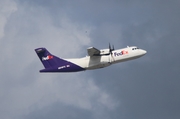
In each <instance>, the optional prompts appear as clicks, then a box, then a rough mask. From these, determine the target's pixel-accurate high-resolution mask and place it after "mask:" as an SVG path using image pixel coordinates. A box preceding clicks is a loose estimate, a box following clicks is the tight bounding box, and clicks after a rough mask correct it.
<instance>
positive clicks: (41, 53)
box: [35, 48, 85, 72]
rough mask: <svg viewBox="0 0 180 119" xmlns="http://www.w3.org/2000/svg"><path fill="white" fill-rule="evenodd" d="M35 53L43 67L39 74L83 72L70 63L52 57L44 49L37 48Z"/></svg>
mask: <svg viewBox="0 0 180 119" xmlns="http://www.w3.org/2000/svg"><path fill="white" fill-rule="evenodd" d="M35 52H36V53H37V55H38V57H39V59H40V60H41V62H42V64H43V65H44V67H45V69H42V70H40V72H76V71H82V70H85V69H84V68H82V67H80V66H78V65H76V64H74V63H72V62H69V61H66V60H64V59H61V58H59V57H56V56H54V55H52V54H51V53H50V52H49V51H48V50H47V49H46V48H37V49H35Z"/></svg>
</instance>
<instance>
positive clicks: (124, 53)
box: [114, 50, 128, 56]
mask: <svg viewBox="0 0 180 119" xmlns="http://www.w3.org/2000/svg"><path fill="white" fill-rule="evenodd" d="M126 54H128V51H125V50H122V51H121V52H115V53H114V56H121V55H126Z"/></svg>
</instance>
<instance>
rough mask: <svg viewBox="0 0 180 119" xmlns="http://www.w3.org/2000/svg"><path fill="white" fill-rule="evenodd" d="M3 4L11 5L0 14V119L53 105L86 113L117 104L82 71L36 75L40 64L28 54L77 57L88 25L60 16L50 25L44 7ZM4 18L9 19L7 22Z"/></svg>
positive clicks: (85, 41) (85, 43)
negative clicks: (1, 20) (41, 49)
mask: <svg viewBox="0 0 180 119" xmlns="http://www.w3.org/2000/svg"><path fill="white" fill-rule="evenodd" d="M4 4H5V3H4ZM6 4H12V6H10V8H9V10H7V11H5V12H3V13H1V14H0V16H3V14H4V13H5V14H6V15H5V17H2V18H4V19H5V22H4V24H3V25H2V29H3V32H4V33H3V32H1V33H2V35H1V44H0V46H1V48H2V49H3V50H1V51H0V53H1V54H2V55H1V56H2V58H1V63H0V67H4V68H3V70H1V72H0V79H1V81H0V82H1V83H0V90H1V91H0V95H1V96H0V100H1V101H0V104H1V107H0V110H1V113H0V115H1V118H6V119H12V118H21V117H26V118H28V117H31V115H30V114H31V113H33V112H35V111H36V110H37V111H38V110H43V109H44V110H45V109H46V107H49V106H50V107H51V105H53V104H55V103H58V104H59V103H61V104H63V107H65V108H67V109H69V110H70V108H71V107H75V108H78V109H80V110H89V111H90V112H96V111H97V109H100V108H107V109H114V108H115V105H117V104H118V103H117V104H116V103H114V100H113V99H112V98H111V97H110V96H109V94H107V93H106V92H104V91H103V90H101V89H100V88H99V87H98V86H97V85H95V84H94V82H93V79H92V78H87V76H86V75H87V74H86V73H84V72H83V73H75V74H40V73H39V72H38V70H39V69H41V68H43V66H42V64H41V63H40V61H39V59H38V57H37V56H36V54H35V52H34V49H35V48H37V47H46V48H47V49H49V51H50V52H51V53H53V54H55V55H57V56H60V57H67V56H69V57H80V56H82V55H83V54H85V53H86V49H84V46H89V44H91V41H90V37H89V35H88V34H89V32H91V29H92V27H91V26H88V25H83V24H78V23H75V22H73V21H72V20H70V19H69V18H68V17H64V16H63V17H61V18H60V19H59V21H58V25H55V24H54V20H53V18H52V17H51V15H50V14H49V13H48V10H47V9H46V8H44V7H38V6H31V5H28V4H26V3H24V4H21V3H20V2H17V3H15V2H14V1H8V2H6ZM6 4H5V5H6ZM13 5H14V6H13ZM6 9H7V8H6ZM15 10H16V11H15ZM14 11H15V12H14ZM10 15H11V16H10ZM8 17H10V19H8V20H7V18H8ZM86 31H88V33H86ZM3 34H4V35H3ZM60 106H61V105H60ZM52 115H53V114H52Z"/></svg>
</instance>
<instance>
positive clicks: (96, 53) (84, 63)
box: [35, 44, 147, 73]
mask: <svg viewBox="0 0 180 119" xmlns="http://www.w3.org/2000/svg"><path fill="white" fill-rule="evenodd" d="M35 52H36V54H37V55H38V57H39V59H40V60H41V62H42V64H43V65H44V68H45V69H42V70H40V71H39V72H41V73H43V72H78V71H85V70H93V69H99V68H104V67H107V66H110V65H112V64H116V63H120V62H125V61H129V60H133V59H137V58H140V57H142V56H143V55H145V54H146V53H147V51H145V50H143V49H140V48H138V47H136V46H131V47H129V46H127V47H126V48H122V49H117V50H115V49H114V46H113V48H111V45H110V44H109V48H108V49H101V50H98V49H97V48H95V47H89V48H87V53H88V56H86V57H82V58H72V59H63V58H59V57H57V56H55V55H53V54H51V53H50V52H49V51H48V50H47V49H46V48H37V49H35Z"/></svg>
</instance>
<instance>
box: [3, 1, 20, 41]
mask: <svg viewBox="0 0 180 119" xmlns="http://www.w3.org/2000/svg"><path fill="white" fill-rule="evenodd" d="M16 10H17V6H16V3H15V2H14V1H12V0H6V1H0V21H1V22H0V39H1V38H2V37H3V36H4V28H5V25H6V23H7V20H8V18H9V17H10V16H11V14H12V13H14V12H15V11H16Z"/></svg>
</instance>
